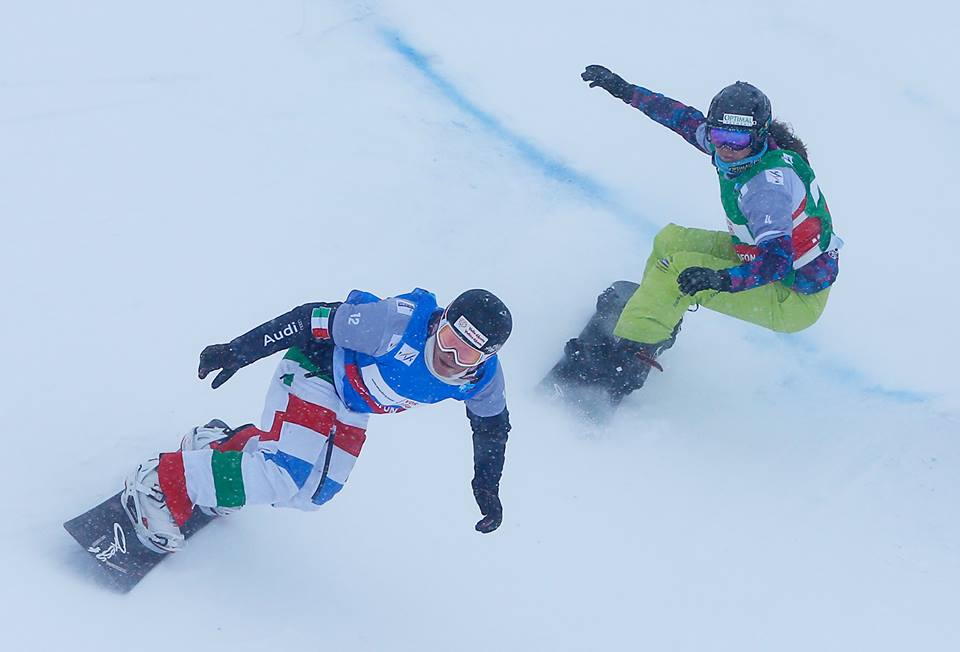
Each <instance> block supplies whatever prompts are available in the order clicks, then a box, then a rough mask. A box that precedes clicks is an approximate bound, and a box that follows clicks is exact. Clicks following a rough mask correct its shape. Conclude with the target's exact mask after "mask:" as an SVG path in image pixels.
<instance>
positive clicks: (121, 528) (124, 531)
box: [63, 493, 214, 593]
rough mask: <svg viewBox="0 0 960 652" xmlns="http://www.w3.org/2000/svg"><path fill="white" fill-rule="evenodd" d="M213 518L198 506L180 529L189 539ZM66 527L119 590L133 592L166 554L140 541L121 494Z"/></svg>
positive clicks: (107, 579)
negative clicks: (122, 503) (151, 548)
mask: <svg viewBox="0 0 960 652" xmlns="http://www.w3.org/2000/svg"><path fill="white" fill-rule="evenodd" d="M213 519H214V517H212V516H207V515H206V514H203V513H202V512H200V511H199V510H196V509H195V510H194V512H193V516H191V517H190V520H189V521H187V522H186V524H185V525H184V526H183V527H182V528H181V530H182V531H183V534H184V536H185V537H186V538H188V539H189V538H190V537H191V536H193V535H194V533H196V532H197V530H199V529H200V528H202V527H203V526H204V525H206V524H207V523H209V522H210V521H212V520H213ZM63 527H64V528H66V530H67V532H69V533H70V536H72V537H73V538H74V539H76V540H77V543H79V544H80V545H81V546H82V547H83V548H84V549H85V550H86V551H87V552H88V553H89V554H90V558H91V559H93V560H94V561H95V562H96V570H97V575H98V576H99V577H100V578H101V579H103V580H104V583H105V584H107V585H109V586H111V587H112V588H114V589H115V590H117V591H119V592H120V593H127V592H128V591H130V590H131V589H132V588H133V587H135V586H136V585H137V584H138V583H139V582H140V580H142V579H143V578H144V576H145V575H146V574H147V573H149V572H150V571H151V570H152V569H153V567H154V566H156V565H157V564H159V563H160V562H161V561H163V559H164V557H166V556H167V555H166V554H161V553H157V552H154V551H152V550H150V549H148V548H146V547H144V545H143V544H142V543H140V540H139V539H138V538H137V535H136V533H135V532H134V530H133V524H131V523H130V519H129V518H128V517H127V513H126V512H125V511H124V509H123V506H122V505H121V504H120V494H119V493H118V494H116V495H114V496H111V497H110V498H107V499H106V500H105V501H103V502H102V503H100V504H99V505H97V506H96V507H94V508H93V509H91V510H89V511H86V512H84V513H83V514H80V516H77V517H76V518H72V519H70V520H69V521H67V522H66V523H64V524H63Z"/></svg>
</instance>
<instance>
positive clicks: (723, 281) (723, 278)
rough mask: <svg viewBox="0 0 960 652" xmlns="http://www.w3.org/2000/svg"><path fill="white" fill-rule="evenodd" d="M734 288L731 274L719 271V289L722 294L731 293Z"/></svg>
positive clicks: (722, 270)
mask: <svg viewBox="0 0 960 652" xmlns="http://www.w3.org/2000/svg"><path fill="white" fill-rule="evenodd" d="M732 287H733V279H732V278H731V277H730V272H729V271H727V270H725V269H721V270H718V271H717V289H718V290H719V291H720V292H729V291H730V289H731V288H732Z"/></svg>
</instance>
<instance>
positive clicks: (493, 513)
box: [473, 484, 503, 534]
mask: <svg viewBox="0 0 960 652" xmlns="http://www.w3.org/2000/svg"><path fill="white" fill-rule="evenodd" d="M473 497H474V498H476V499H477V506H478V507H480V513H481V514H483V518H481V519H480V520H479V521H477V525H476V530H477V532H482V533H483V534H489V533H490V532H493V531H494V530H496V529H497V528H498V527H500V523H502V522H503V505H501V504H500V497H499V496H497V492H496V491H491V490H489V489H482V488H479V487H477V486H476V484H474V486H473Z"/></svg>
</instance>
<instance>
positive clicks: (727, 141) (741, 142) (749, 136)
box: [707, 127, 753, 151]
mask: <svg viewBox="0 0 960 652" xmlns="http://www.w3.org/2000/svg"><path fill="white" fill-rule="evenodd" d="M707 140H709V141H710V142H711V143H712V144H713V146H714V147H726V148H728V149H732V150H736V151H741V150H744V149H747V148H748V147H750V146H751V145H753V133H752V132H750V131H737V130H736V129H724V128H722V127H709V128H708V129H707Z"/></svg>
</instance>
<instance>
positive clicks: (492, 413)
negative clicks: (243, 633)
mask: <svg viewBox="0 0 960 652" xmlns="http://www.w3.org/2000/svg"><path fill="white" fill-rule="evenodd" d="M512 328H513V321H512V318H511V315H510V311H509V310H508V309H507V307H506V306H505V305H504V304H503V302H502V301H500V299H498V298H497V297H496V296H494V295H493V294H492V293H490V292H488V291H487V290H479V289H477V290H469V291H467V292H464V293H463V294H461V295H460V296H458V297H457V298H456V299H454V300H453V301H452V302H451V303H450V304H449V305H447V306H446V307H442V306H438V305H437V300H436V297H435V296H434V295H433V294H432V293H430V292H428V291H426V290H422V289H419V288H417V289H415V290H413V291H412V292H408V293H406V294H400V295H397V296H394V297H390V298H387V299H380V298H379V297H377V296H375V295H373V294H370V293H369V292H363V291H358V290H354V291H353V292H351V293H350V295H349V296H348V297H347V299H346V300H345V301H343V302H333V303H309V304H305V305H302V306H299V307H297V308H294V309H293V310H291V311H290V312H287V313H285V314H283V315H280V316H279V317H277V318H276V319H273V320H271V321H269V322H267V323H265V324H262V325H260V326H258V327H257V328H254V329H253V330H251V331H249V332H248V333H245V334H244V335H241V336H240V337H237V338H236V339H234V340H232V341H231V342H229V343H226V344H214V345H211V346H208V347H206V348H205V349H204V350H203V352H202V353H201V354H200V366H199V376H200V378H205V377H206V376H207V375H208V374H210V373H212V372H216V371H219V373H218V374H217V375H216V376H215V377H214V379H213V383H212V386H213V387H214V388H217V387H219V386H220V385H222V384H223V383H224V382H226V381H227V380H228V379H229V378H230V377H231V376H232V375H233V374H235V373H236V372H237V371H238V370H239V369H241V368H242V367H245V366H247V365H249V364H252V363H253V362H256V361H257V360H260V359H261V358H265V357H267V356H269V355H272V354H274V353H277V352H279V351H286V355H285V356H284V357H283V359H282V360H281V361H280V364H279V365H278V367H277V370H276V372H275V373H274V375H273V379H272V380H271V383H270V387H269V389H268V391H267V398H266V405H265V406H264V410H263V414H262V417H261V421H260V426H259V427H256V426H253V425H248V426H244V427H241V428H238V429H236V430H232V429H230V428H229V427H227V426H226V425H225V424H223V423H222V422H220V421H213V422H211V423H209V424H207V425H206V426H198V427H196V428H193V429H192V430H191V431H190V432H188V433H187V435H186V436H185V437H184V438H183V441H182V442H181V446H180V449H179V450H176V451H173V452H169V453H163V454H161V455H159V456H158V457H154V458H152V459H150V460H148V461H147V462H145V463H143V464H141V465H140V466H139V467H138V468H137V469H136V471H134V472H133V473H132V474H131V475H130V476H129V477H128V478H127V481H126V485H125V489H124V492H123V494H122V496H121V501H122V503H123V506H124V508H125V510H126V511H127V513H128V515H129V516H130V520H131V521H132V522H133V524H134V528H135V530H136V533H137V536H138V538H139V539H140V541H141V542H142V543H143V544H144V545H145V546H147V547H148V548H150V549H151V550H154V551H155V552H174V551H176V550H178V549H179V548H180V547H182V545H183V542H184V536H183V533H182V531H181V528H182V527H183V526H184V524H185V523H186V522H187V521H188V520H189V519H190V517H191V515H192V513H193V510H194V508H195V507H197V508H199V509H200V510H202V511H204V512H205V513H207V514H211V515H222V514H225V513H229V512H231V511H234V510H236V509H237V508H240V507H243V506H245V505H252V504H272V505H274V506H277V507H294V508H299V509H304V510H313V509H316V508H318V507H319V506H321V505H323V504H324V503H325V502H327V501H328V500H330V499H331V498H332V497H333V496H334V495H336V494H337V492H339V491H340V489H341V488H342V487H343V485H344V483H345V482H346V481H347V478H348V476H349V474H350V471H351V469H352V468H353V465H354V463H355V462H356V460H357V457H358V456H359V455H360V450H361V448H362V446H363V443H364V441H365V439H366V428H367V420H368V418H369V416H370V415H371V414H390V413H395V412H402V411H404V410H409V409H411V408H414V407H417V406H420V405H428V404H431V403H437V402H439V401H442V400H444V399H455V400H458V401H463V402H464V403H465V405H466V413H467V418H468V420H469V423H470V426H471V428H472V431H473V451H474V477H473V482H472V486H473V494H474V497H475V499H476V501H477V505H478V506H479V508H480V512H481V513H482V515H483V518H482V519H481V520H480V521H479V522H478V523H477V524H476V529H477V530H478V531H479V532H483V533H488V532H492V531H493V530H495V529H497V528H498V527H499V526H500V523H501V521H502V518H503V510H502V506H501V503H500V497H499V486H500V476H501V472H502V470H503V463H504V454H505V450H506V442H507V433H508V432H509V431H510V418H509V413H508V412H507V404H506V393H505V385H504V376H503V370H502V368H501V366H500V364H499V360H498V357H497V353H498V352H499V350H500V348H501V347H502V346H503V344H504V342H506V340H507V338H508V337H509V336H510V332H511V330H512Z"/></svg>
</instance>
